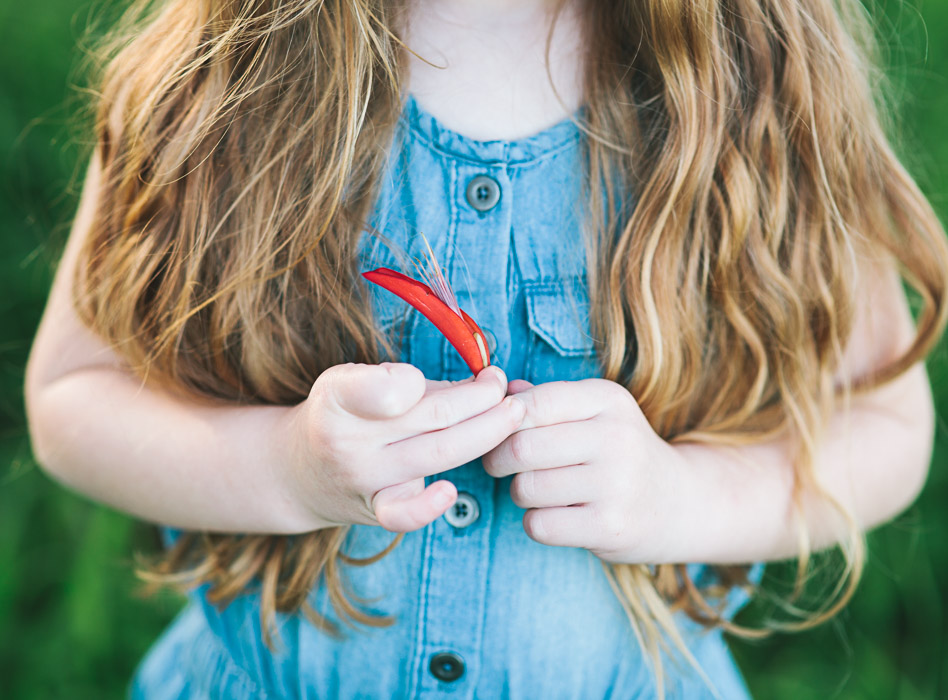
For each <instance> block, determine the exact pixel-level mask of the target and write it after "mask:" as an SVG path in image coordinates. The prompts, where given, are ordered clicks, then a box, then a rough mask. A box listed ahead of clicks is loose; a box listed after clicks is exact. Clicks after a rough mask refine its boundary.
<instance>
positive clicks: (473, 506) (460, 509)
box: [444, 491, 481, 529]
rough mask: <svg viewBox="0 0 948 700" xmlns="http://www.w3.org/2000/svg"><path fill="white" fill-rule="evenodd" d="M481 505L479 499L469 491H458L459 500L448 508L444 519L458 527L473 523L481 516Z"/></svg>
mask: <svg viewBox="0 0 948 700" xmlns="http://www.w3.org/2000/svg"><path fill="white" fill-rule="evenodd" d="M480 514H481V507H480V506H479V505H478V504H477V499H476V498H474V496H472V495H471V494H469V493H468V492H467V491H458V500H456V501H455V502H454V505H453V506H451V507H450V508H448V512H447V513H445V514H444V519H445V520H447V521H448V525H450V526H451V527H456V528H458V529H460V528H462V527H467V526H468V525H471V524H472V523H473V522H474V521H475V520H477V519H478V517H480Z"/></svg>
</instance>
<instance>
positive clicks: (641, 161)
mask: <svg viewBox="0 0 948 700" xmlns="http://www.w3.org/2000/svg"><path fill="white" fill-rule="evenodd" d="M135 7H136V9H135V11H134V12H133V13H132V14H131V15H130V17H129V19H128V20H127V23H126V24H125V25H123V28H122V29H121V30H119V31H118V32H117V34H116V37H117V40H116V43H115V44H114V50H113V51H112V52H111V54H110V55H111V56H113V59H112V60H111V62H110V63H109V65H108V69H107V71H106V73H105V76H104V79H103V90H102V95H101V103H100V109H99V117H98V144H99V145H98V149H99V156H100V158H101V162H102V164H103V169H104V170H103V172H104V187H103V189H102V194H101V197H100V200H99V203H98V209H97V214H96V222H95V225H94V226H93V227H92V234H91V236H90V238H89V240H88V242H87V244H86V246H85V249H84V251H83V258H84V260H83V264H82V265H80V271H81V272H80V275H79V276H78V277H77V280H76V287H75V289H76V302H77V307H78V309H79V310H80V312H81V314H82V317H83V318H84V320H85V321H86V322H87V323H88V324H89V325H90V327H92V328H93V329H94V330H96V331H97V332H98V333H100V334H101V335H103V336H104V337H106V338H107V339H108V340H109V341H110V342H111V343H112V344H113V345H114V347H115V348H116V349H117V350H118V351H119V352H120V353H121V354H122V355H123V356H124V357H125V358H126V359H127V360H128V361H129V363H130V364H131V366H132V367H134V368H135V370H136V371H138V372H140V373H141V375H142V376H148V377H149V378H150V379H151V380H153V381H159V382H162V383H164V384H166V385H167V386H170V387H177V388H179V389H180V390H183V391H187V392H191V393H193V394H198V395H202V396H210V397H214V398H218V399H224V400H227V401H239V402H245V403H267V404H292V403H296V402H299V401H301V400H303V399H305V398H306V396H307V394H308V392H309V390H310V388H311V385H312V383H313V381H314V380H315V379H316V377H317V376H319V374H320V373H321V372H322V371H323V370H325V369H326V368H328V367H330V366H332V365H335V364H339V363H342V362H349V361H356V362H375V361H378V360H379V359H381V358H379V357H378V353H377V350H376V348H377V347H378V346H379V344H380V343H382V344H383V346H384V342H385V339H384V338H382V337H380V334H379V332H378V331H377V330H376V328H375V326H374V324H373V319H372V316H371V312H370V308H369V306H368V304H367V301H366V299H365V298H364V296H363V295H362V293H361V292H360V289H361V287H360V284H359V282H358V274H357V273H358V270H357V263H358V260H357V255H356V244H357V241H358V236H359V235H360V232H361V231H362V230H363V227H364V225H365V223H366V219H367V217H368V215H369V212H370V207H371V205H372V203H373V201H374V197H375V194H376V177H377V174H378V173H379V172H380V169H381V167H382V164H383V162H384V160H385V158H386V153H387V149H388V147H389V144H390V141H391V138H392V134H393V128H394V124H395V122H396V119H397V115H398V113H399V110H400V105H401V86H400V83H399V79H400V74H401V64H402V62H403V58H404V55H405V51H406V49H405V47H404V46H402V44H401V42H400V40H399V39H398V33H397V29H398V26H399V16H398V13H399V11H400V8H399V7H398V5H397V4H395V3H390V2H384V1H383V0H323V1H319V0H284V1H282V2H281V1H279V0H254V1H251V0H243V1H236V0H232V1H225V0H167V1H166V2H159V3H153V2H152V3H150V2H141V3H138V4H137V5H136V6H135ZM586 18H587V22H588V25H587V26H586V31H587V32H589V33H590V36H595V37H596V41H595V42H590V46H591V49H590V54H589V56H588V65H587V70H586V82H585V102H586V112H585V115H586V117H585V119H586V122H585V123H584V124H583V128H584V129H585V130H586V132H587V134H588V136H589V138H588V139H587V140H586V148H587V154H586V155H587V163H588V175H589V177H588V182H589V185H588V192H587V194H588V197H589V200H588V201H589V202H591V203H597V202H603V201H605V202H607V206H606V207H604V208H600V207H596V206H591V207H590V209H591V211H590V222H589V233H588V238H587V240H588V243H589V284H590V290H589V291H590V297H591V301H592V317H591V324H592V330H593V335H594V337H596V338H599V339H601V340H600V342H599V345H598V348H597V349H598V351H599V357H600V361H601V368H602V376H604V377H606V378H608V379H612V380H614V381H617V382H619V383H621V384H623V385H624V386H626V387H627V388H628V389H629V390H630V391H631V392H632V394H633V395H634V396H635V397H636V399H637V400H638V401H639V403H640V405H641V407H642V410H643V411H644V413H645V415H646V416H647V417H648V419H649V421H650V422H651V424H652V426H653V427H654V428H655V429H656V430H657V431H658V433H659V434H660V435H662V436H663V437H664V438H666V439H668V440H675V441H685V440H690V441H703V442H709V443H717V444H743V443H750V442H754V441H760V440H764V439H767V438H771V437H773V436H776V435H778V434H785V435H790V436H792V437H793V439H794V441H795V443H796V444H798V445H799V449H798V453H797V455H796V459H795V471H794V474H795V492H796V495H797V498H798V500H799V499H800V498H801V497H802V495H803V494H804V493H816V494H823V495H824V497H826V498H829V496H828V494H826V492H825V491H823V490H822V488H821V486H820V482H819V479H818V475H817V474H816V473H815V470H814V463H813V462H814V454H815V451H816V448H817V445H818V443H819V440H820V429H821V426H823V425H825V423H826V421H827V419H828V416H829V413H830V411H832V410H833V409H834V407H835V406H836V404H837V403H838V398H839V395H840V392H841V391H845V390H846V387H842V388H841V387H838V386H837V385H836V384H835V383H834V381H833V375H834V371H835V370H836V369H837V368H838V367H839V363H840V358H841V354H842V350H843V348H844V347H845V346H846V343H847V340H848V338H849V336H850V333H851V330H852V327H853V319H854V311H855V308H856V299H855V296H854V295H855V287H856V264H857V261H858V259H859V258H860V256H862V255H864V254H872V255H879V254H884V255H888V256H891V257H892V258H893V259H894V260H895V261H897V262H898V264H899V266H900V269H901V271H902V273H903V276H904V277H905V279H906V280H907V282H908V283H909V284H910V285H911V286H912V287H913V288H914V289H915V290H916V291H917V293H918V296H919V298H920V310H919V312H918V319H917V334H916V337H915V338H914V341H913V342H912V345H911V347H910V348H909V349H908V350H907V351H906V352H905V353H904V354H903V355H902V356H901V357H899V358H898V359H897V360H896V361H894V362H892V363H891V364H890V365H888V366H886V367H884V368H882V369H880V370H878V371H877V372H875V373H874V374H872V375H871V376H864V377H858V378H857V379H855V381H854V383H853V385H852V387H851V389H852V390H853V391H856V392H859V391H865V390H868V389H870V388H872V387H875V386H878V385H880V384H881V383H883V382H886V381H888V380H890V379H892V378H893V377H895V376H898V375H899V374H901V373H902V372H904V371H905V370H906V369H907V368H908V367H909V366H910V365H912V364H914V363H916V362H917V361H918V360H919V359H921V358H922V357H923V356H924V355H925V354H926V353H927V352H928V350H929V349H930V348H931V347H932V345H933V343H934V342H935V341H936V340H937V338H938V336H939V334H940V333H941V331H942V329H943V327H944V325H945V320H946V304H945V279H946V270H948V248H946V243H945V237H944V232H943V230H942V229H941V226H940V225H939V223H938V221H937V219H936V217H935V215H934V214H933V212H932V210H931V208H930V207H929V205H928V203H927V202H926V200H925V198H924V197H923V196H922V194H921V193H920V192H919V190H918V188H917V186H916V185H915V183H914V182H913V180H912V178H911V177H910V176H909V175H908V174H907V172H906V171H905V169H904V168H903V166H902V165H901V164H900V162H899V160H898V159H897V157H896V156H895V155H894V153H893V151H892V148H891V146H890V144H889V142H888V140H887V138H886V135H885V132H884V129H883V126H882V121H881V117H880V113H881V112H880V109H879V106H878V104H877V95H876V94H875V93H874V92H873V90H872V89H871V85H870V76H871V66H872V65H873V61H872V60H871V58H872V53H871V47H872V31H871V26H870V25H869V23H868V21H867V20H866V18H865V17H864V16H863V14H862V11H861V9H860V5H859V3H858V2H857V1H856V0H838V2H831V1H830V0H662V1H661V2H659V1H657V0H656V1H653V2H631V1H626V2H590V3H586ZM617 232H618V235H617ZM844 515H846V516H847V517H849V516H848V514H845V512H844ZM848 522H849V529H850V533H849V536H848V538H847V539H846V541H845V542H844V543H843V545H842V549H843V551H844V553H845V554H846V556H847V561H848V565H847V566H846V567H845V570H844V572H843V575H842V578H841V580H840V583H839V585H838V586H837V587H836V589H835V595H834V596H832V597H831V599H830V600H828V601H827V602H826V604H825V605H824V606H822V607H821V608H820V609H819V610H817V611H811V612H810V613H808V614H806V615H805V617H804V618H803V623H802V624H815V623H816V622H819V621H820V620H823V619H825V618H826V617H828V616H829V615H832V614H833V613H835V612H836V611H837V610H838V609H839V608H840V607H841V606H842V605H843V604H844V603H845V602H846V600H847V599H848V598H849V597H850V595H851V594H852V591H853V589H854V587H855V585H856V583H857V581H858V578H859V575H860V572H861V568H862V561H863V557H864V548H863V545H862V535H861V533H860V531H859V528H858V527H857V526H856V524H855V522H854V520H853V519H852V518H851V517H849V521H848ZM345 536H346V528H333V529H327V530H321V531H316V532H312V533H307V534H305V535H300V536H295V537H282V536H264V535H236V534H234V535H230V534H227V535H222V534H215V535H212V534H193V535H186V536H185V537H183V538H182V540H181V541H180V542H179V544H178V545H177V546H176V547H175V548H174V549H173V550H172V551H171V552H170V553H168V555H167V556H166V558H165V560H164V562H163V563H162V564H161V565H160V566H159V567H158V568H157V574H153V578H154V576H156V575H157V577H158V578H159V579H161V580H165V581H171V582H175V583H178V584H181V585H193V584H197V583H209V584H210V588H209V591H210V592H209V598H210V599H211V600H212V601H215V602H221V603H223V602H226V601H228V600H230V599H232V598H233V597H234V596H235V595H237V594H238V593H240V592H241V591H242V590H244V589H245V588H246V587H247V586H248V585H250V584H251V583H254V582H259V585H260V593H261V596H262V615H263V617H264V627H263V628H264V630H267V631H269V630H270V628H271V624H272V621H273V616H274V612H275V611H277V610H281V611H293V610H297V609H300V608H302V610H303V611H304V612H305V613H306V614H307V615H308V616H309V617H310V618H311V619H312V620H313V621H314V622H315V623H316V624H319V625H321V626H323V627H324V628H327V629H328V628H329V627H330V625H329V623H328V621H327V620H325V619H323V618H321V617H320V616H318V615H317V614H316V613H315V612H314V611H313V610H312V609H309V608H308V607H307V605H306V600H305V598H306V595H307V593H308V592H309V591H310V589H311V588H312V587H313V586H314V585H315V584H316V583H317V582H318V581H319V580H320V579H322V580H324V581H325V585H326V587H327V589H328V591H329V594H330V597H331V599H332V601H333V603H334V605H335V607H336V609H337V611H338V612H339V613H341V614H342V615H343V616H346V617H348V618H350V619H354V620H356V621H358V622H361V623H364V624H375V625H378V624H387V623H389V622H391V620H389V619H387V618H376V617H371V616H369V615H367V614H365V613H364V612H362V611H361V610H360V608H359V605H358V601H353V600H352V596H351V594H348V593H347V592H346V591H345V589H344V586H343V584H342V581H341V579H340V562H348V563H358V562H353V561H352V560H350V559H347V558H346V557H345V556H344V555H343V554H342V553H341V552H340V549H341V546H342V543H343V541H344V539H345ZM806 543H807V538H806V536H805V532H804V533H802V537H801V551H800V572H801V573H800V576H801V580H802V576H803V575H804V573H805V571H806V570H807V562H808V560H809V556H810V552H809V548H808V546H807V544H806ZM393 546H394V545H393ZM384 554H385V553H384V552H383V553H380V555H379V556H383V555H384ZM377 558H378V557H375V558H373V559H372V560H371V561H375V560H376V559H377ZM371 561H368V562H362V563H371ZM607 569H608V573H609V576H610V580H611V581H612V582H613V584H614V587H615V590H616V592H617V595H618V596H619V598H620V600H621V601H622V602H623V604H624V605H625V607H626V609H627V611H628V613H629V615H630V619H631V620H632V622H633V624H634V626H635V628H636V630H637V631H639V632H640V635H641V636H640V639H641V641H642V643H643V644H644V645H645V647H646V649H647V650H648V651H649V654H650V656H651V657H652V658H654V659H656V660H657V659H658V658H659V655H660V653H661V646H662V644H663V641H662V640H663V639H666V638H671V639H672V640H675V639H678V641H679V643H680V639H679V638H678V637H677V632H676V630H675V623H674V621H673V618H672V612H673V611H675V610H683V611H685V612H687V613H688V614H690V615H691V616H693V617H694V618H695V619H698V620H701V621H702V622H703V623H704V624H706V625H709V626H713V625H721V626H726V627H730V628H732V629H736V628H734V627H733V625H730V623H728V622H727V621H725V620H724V619H722V618H721V616H720V614H719V607H718V606H717V605H716V604H715V603H714V601H712V600H710V599H709V598H710V597H713V596H709V594H708V593H709V592H708V591H703V592H702V591H699V590H698V589H697V588H696V587H695V585H694V584H693V582H692V581H691V580H690V579H689V577H688V573H687V570H686V569H685V568H684V567H681V566H671V565H661V566H656V567H647V566H631V565H613V566H610V567H607ZM718 571H719V574H720V581H721V586H720V588H721V589H722V590H726V589H727V588H728V587H729V586H732V585H736V584H737V583H738V582H740V580H741V576H740V574H741V571H742V569H740V568H736V567H719V568H718ZM720 592H721V590H719V591H717V592H714V591H712V592H711V593H720ZM737 631H740V630H737ZM744 632H745V633H750V631H744ZM267 634H269V632H267Z"/></svg>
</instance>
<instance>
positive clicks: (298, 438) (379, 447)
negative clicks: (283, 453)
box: [287, 363, 524, 532]
mask: <svg viewBox="0 0 948 700" xmlns="http://www.w3.org/2000/svg"><path fill="white" fill-rule="evenodd" d="M506 390H507V378H506V376H505V375H504V373H503V371H502V370H500V369H499V368H497V367H487V368H485V369H484V370H482V371H481V372H480V373H479V374H478V375H477V379H468V380H464V381H461V382H454V383H452V382H433V381H427V380H426V379H425V377H424V375H423V374H422V373H421V371H420V370H418V369H417V368H415V367H413V366H411V365H407V364H393V363H383V364H380V365H358V364H347V365H337V366H335V367H332V368H330V369H328V370H327V371H325V372H324V373H323V374H321V375H320V376H319V378H318V379H317V380H316V382H315V384H314V385H313V389H312V391H311V392H310V395H309V398H308V399H307V400H306V401H304V402H303V403H302V404H300V405H299V406H298V407H296V408H295V409H293V410H292V411H291V413H290V417H289V421H288V424H287V427H288V431H289V438H288V439H289V440H290V441H291V443H292V450H291V453H292V455H293V456H292V457H291V462H292V464H291V465H290V468H289V472H288V474H287V477H288V479H287V487H288V488H287V491H288V493H289V498H290V502H291V503H295V504H296V505H297V507H299V508H300V509H301V510H302V511H303V512H304V513H307V514H309V515H310V516H311V517H312V518H313V519H314V522H313V526H314V527H313V529H315V528H316V527H319V526H324V527H325V526H328V525H343V524H351V523H360V524H371V525H381V526H382V527H384V528H386V529H387V530H392V531H394V532H408V531H411V530H417V529H418V528H421V527H424V526H425V525H427V524H428V523H430V522H431V521H433V520H435V519H436V518H438V517H440V516H441V515H443V514H444V512H445V511H446V510H447V509H448V508H449V507H450V506H451V505H452V504H453V503H454V501H455V499H456V498H457V490H456V489H455V487H454V485H453V484H451V483H450V482H449V481H443V480H442V481H437V482H435V483H433V484H430V485H429V486H428V487H427V488H426V487H425V483H424V477H426V476H431V475H433V474H438V473H440V472H444V471H447V470H449V469H452V468H454V467H457V466H460V465H462V464H464V463H466V462H469V461H471V460H473V459H476V458H478V457H480V456H481V455H483V454H484V453H485V452H487V451H489V450H490V449H492V448H494V447H496V446H497V445H498V444H499V443H500V442H501V441H502V440H504V439H505V438H506V437H508V436H509V435H510V434H511V432H513V431H514V430H515V429H516V428H517V426H519V424H520V420H521V419H522V418H523V410H524V409H523V403H522V402H519V401H517V400H515V399H504V396H505V393H506Z"/></svg>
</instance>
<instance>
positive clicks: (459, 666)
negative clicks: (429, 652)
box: [428, 651, 464, 683]
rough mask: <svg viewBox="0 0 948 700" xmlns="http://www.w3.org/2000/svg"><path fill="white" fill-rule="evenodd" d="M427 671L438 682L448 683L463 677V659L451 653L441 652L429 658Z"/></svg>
mask: <svg viewBox="0 0 948 700" xmlns="http://www.w3.org/2000/svg"><path fill="white" fill-rule="evenodd" d="M428 670H429V671H431V675H432V676H434V677H435V678H437V679H438V680H439V681H445V682H447V683H450V682H451V681H456V680H457V679H458V678H460V677H461V676H463V675H464V659H462V658H461V657H460V656H458V655H457V654H455V653H454V652H453V651H442V652H441V653H439V654H435V655H434V656H432V657H431V663H429V664H428Z"/></svg>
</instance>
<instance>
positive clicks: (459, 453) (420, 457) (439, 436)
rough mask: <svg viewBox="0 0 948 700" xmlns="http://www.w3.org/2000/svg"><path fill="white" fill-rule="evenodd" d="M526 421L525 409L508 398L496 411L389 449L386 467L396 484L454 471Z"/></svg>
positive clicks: (402, 442)
mask: <svg viewBox="0 0 948 700" xmlns="http://www.w3.org/2000/svg"><path fill="white" fill-rule="evenodd" d="M522 419H523V407H522V406H521V405H520V404H519V402H518V401H517V400H516V399H514V398H506V399H504V400H503V401H501V402H500V403H499V404H498V405H496V406H494V407H493V408H491V409H489V410H487V411H485V412H484V413H481V414H480V415H477V416H474V417H473V418H469V419H468V420H465V421H462V422H460V423H457V424H456V425H453V426H451V427H450V428H445V429H444V430H437V431H434V432H431V433H424V434H423V435H418V436H416V437H412V438H408V439H406V440H401V441H399V442H395V443H392V444H391V445H389V446H388V447H387V448H385V449H386V450H387V451H388V454H387V455H386V464H394V465H401V467H393V468H392V469H394V470H395V471H396V473H395V474H393V475H392V478H394V479H395V480H397V481H409V480H411V479H416V478H418V477H422V476H431V475H433V474H438V473H439V472H443V471H447V470H448V469H454V468H455V467H459V466H461V465H462V464H466V463H467V462H470V461H472V460H475V459H477V458H478V457H480V456H482V455H483V454H484V453H486V452H489V451H490V450H492V449H493V448H495V447H496V446H497V445H499V444H500V443H501V442H503V440H504V439H505V438H507V437H508V436H509V435H510V434H511V433H512V432H513V431H514V430H516V429H517V426H518V425H520V421H521V420H522Z"/></svg>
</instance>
